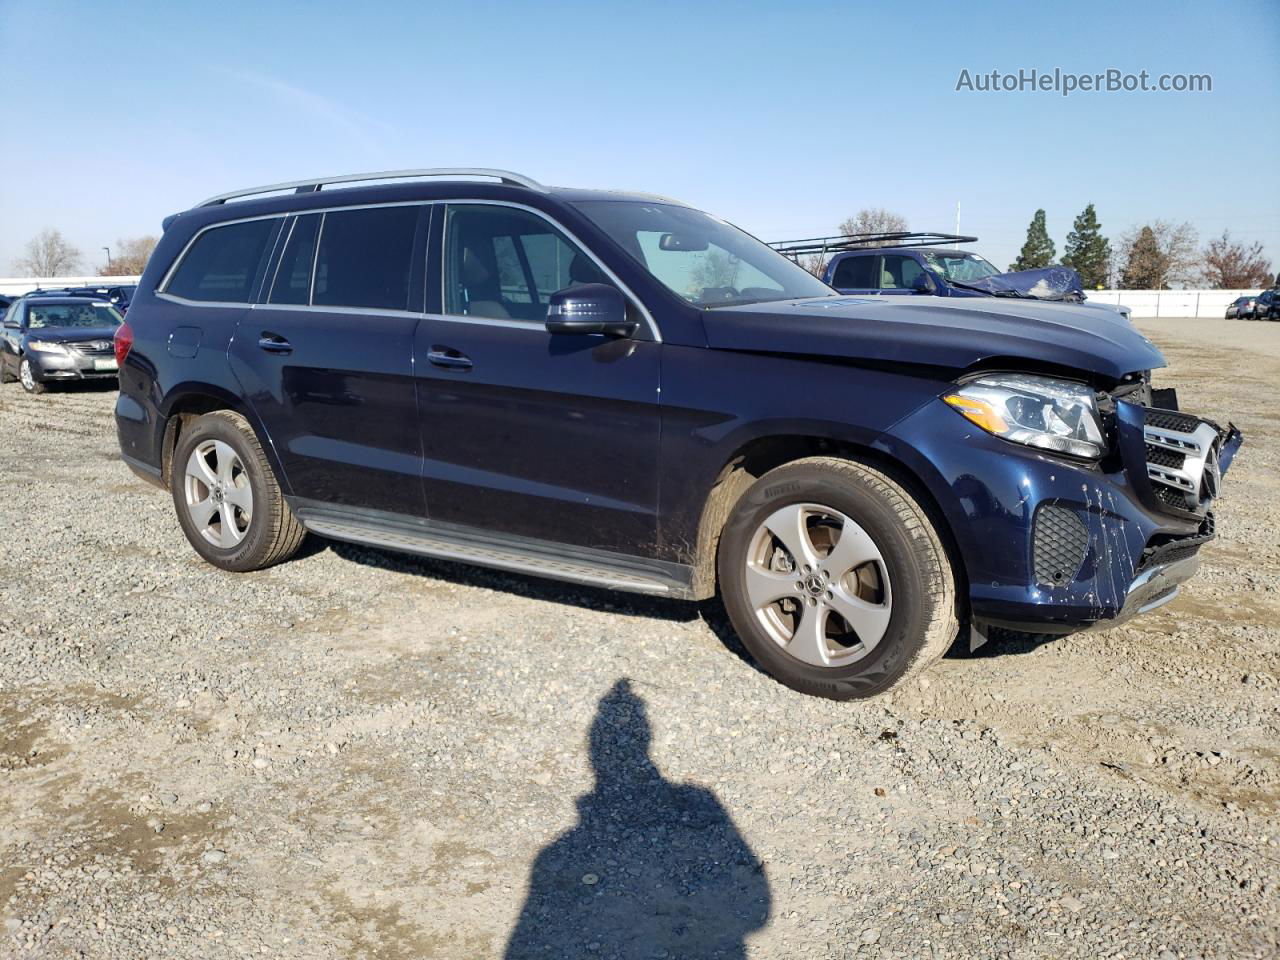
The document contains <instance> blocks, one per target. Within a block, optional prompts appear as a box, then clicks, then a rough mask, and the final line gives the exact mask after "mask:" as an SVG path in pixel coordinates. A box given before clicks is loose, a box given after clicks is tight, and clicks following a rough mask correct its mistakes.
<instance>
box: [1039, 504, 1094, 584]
mask: <svg viewBox="0 0 1280 960" xmlns="http://www.w3.org/2000/svg"><path fill="white" fill-rule="evenodd" d="M1088 550H1089V531H1088V529H1087V528H1086V527H1085V525H1084V521H1083V520H1081V519H1080V514H1078V513H1077V512H1076V511H1075V510H1073V509H1071V508H1070V507H1064V506H1060V505H1058V504H1056V503H1046V504H1042V505H1041V506H1040V508H1039V509H1038V510H1036V517H1035V528H1034V535H1033V538H1032V568H1033V570H1034V573H1035V578H1036V583H1043V584H1048V585H1049V586H1054V587H1061V586H1064V585H1065V584H1068V583H1070V582H1071V581H1072V580H1074V579H1075V578H1076V576H1077V575H1078V574H1079V573H1080V568H1081V567H1082V566H1084V558H1085V554H1086V553H1087V552H1088Z"/></svg>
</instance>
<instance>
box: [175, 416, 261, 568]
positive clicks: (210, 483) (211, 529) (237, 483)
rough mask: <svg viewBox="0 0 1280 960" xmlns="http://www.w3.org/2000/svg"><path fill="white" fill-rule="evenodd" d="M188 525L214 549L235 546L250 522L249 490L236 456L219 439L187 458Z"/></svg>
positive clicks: (251, 492) (250, 489)
mask: <svg viewBox="0 0 1280 960" xmlns="http://www.w3.org/2000/svg"><path fill="white" fill-rule="evenodd" d="M183 492H184V493H185V497H186V504H187V513H188V514H189V515H190V517H191V522H192V525H193V526H194V527H195V529H196V530H198V531H199V533H200V535H201V536H202V537H204V539H205V540H207V541H209V543H211V544H213V545H214V546H215V547H222V548H223V549H229V548H231V547H235V546H237V545H239V543H240V542H241V541H242V540H243V539H244V538H245V534H247V533H248V532H249V524H250V523H251V522H252V521H253V488H252V487H251V486H250V484H249V474H248V473H247V472H246V471H245V468H244V463H243V462H241V460H240V456H239V454H237V453H236V452H235V450H234V449H232V447H231V445H230V444H227V443H224V442H223V441H221V440H206V441H205V442H204V443H201V444H199V445H198V446H197V447H196V448H195V449H194V450H192V451H191V456H190V457H188V458H187V466H186V476H185V478H184V482H183Z"/></svg>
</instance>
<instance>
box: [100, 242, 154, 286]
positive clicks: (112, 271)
mask: <svg viewBox="0 0 1280 960" xmlns="http://www.w3.org/2000/svg"><path fill="white" fill-rule="evenodd" d="M159 242H160V238H159V237H156V236H151V235H148V236H145V237H127V238H125V239H123V240H117V241H116V246H115V252H114V253H112V255H111V262H110V263H108V264H107V265H106V266H105V267H102V268H101V269H99V270H98V276H100V277H124V276H134V275H135V274H140V273H142V271H143V270H145V269H146V268H147V260H148V259H149V258H150V256H151V251H152V250H154V249H155V248H156V244H157V243H159Z"/></svg>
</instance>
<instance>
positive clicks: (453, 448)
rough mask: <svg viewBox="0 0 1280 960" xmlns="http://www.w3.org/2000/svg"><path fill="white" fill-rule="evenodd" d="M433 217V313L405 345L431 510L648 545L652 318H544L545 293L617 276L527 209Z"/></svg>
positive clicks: (617, 546)
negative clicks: (573, 321) (600, 330)
mask: <svg viewBox="0 0 1280 960" xmlns="http://www.w3.org/2000/svg"><path fill="white" fill-rule="evenodd" d="M443 219H444V233H445V235H444V238H443V246H444V251H443V258H442V259H443V266H442V268H441V269H442V273H443V277H442V279H441V278H439V277H437V278H434V279H433V281H432V286H433V287H434V288H435V289H439V287H436V286H435V284H436V283H437V282H442V285H443V294H442V299H443V304H442V306H443V312H442V313H439V314H432V315H430V316H429V317H428V319H426V320H424V321H423V323H422V325H421V326H420V327H419V328H418V335H417V342H416V347H415V374H416V376H417V378H418V380H417V383H418V399H419V407H420V410H421V421H422V447H423V454H424V485H425V491H426V499H427V510H428V513H429V514H430V516H431V519H432V521H433V522H446V523H453V524H461V525H465V526H467V527H474V528H481V529H484V530H487V531H490V532H493V533H498V534H508V535H512V536H517V537H527V538H535V539H538V540H548V541H554V542H558V543H566V544H574V545H578V546H583V547H592V548H597V549H603V550H610V551H614V552H620V553H630V554H636V555H646V554H651V552H652V550H653V549H654V544H655V541H656V537H657V517H656V511H657V499H658V495H657V494H658V491H657V460H658V440H659V414H658V385H659V373H660V366H659V360H660V354H661V349H662V348H661V344H660V343H658V342H656V338H655V336H654V334H653V331H652V330H650V329H649V327H648V326H647V325H646V324H644V323H642V324H641V326H640V327H639V328H638V330H637V332H636V333H635V334H634V335H633V336H632V337H630V338H622V339H615V338H610V337H605V336H601V335H573V334H558V335H552V334H550V333H548V332H547V330H546V327H545V326H544V320H545V317H546V311H547V299H548V297H549V296H550V295H551V294H552V293H554V292H555V291H557V290H560V289H562V288H564V287H567V286H570V285H572V284H574V283H597V282H599V283H614V284H615V285H617V283H616V281H615V279H614V278H612V277H610V276H609V275H608V274H607V272H606V271H605V270H604V269H603V268H602V267H601V266H600V265H599V263H598V262H597V261H595V260H594V259H593V258H592V257H591V256H590V255H589V254H588V253H587V252H586V251H585V250H583V249H582V248H581V247H580V246H579V245H578V244H577V242H576V241H574V240H573V239H572V238H570V237H569V236H567V235H566V234H565V233H564V232H562V231H561V230H560V229H558V228H557V227H556V226H555V225H553V224H552V223H551V222H550V221H549V220H547V219H545V218H544V217H542V216H541V215H540V214H536V213H533V212H532V211H529V210H526V209H523V208H519V207H514V206H509V205H502V204H479V203H477V204H455V205H450V206H449V207H448V208H447V211H446V213H445V216H444V218H443ZM433 259H435V258H433ZM437 262H438V261H437ZM632 309H636V306H635V305H634V304H633V305H632ZM637 315H639V311H638V310H637Z"/></svg>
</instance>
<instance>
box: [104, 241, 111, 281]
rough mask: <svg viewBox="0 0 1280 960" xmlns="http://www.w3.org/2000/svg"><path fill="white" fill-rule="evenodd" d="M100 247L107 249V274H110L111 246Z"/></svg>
mask: <svg viewBox="0 0 1280 960" xmlns="http://www.w3.org/2000/svg"><path fill="white" fill-rule="evenodd" d="M102 249H103V250H105V251H107V276H110V275H111V248H110V247H103V248H102Z"/></svg>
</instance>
